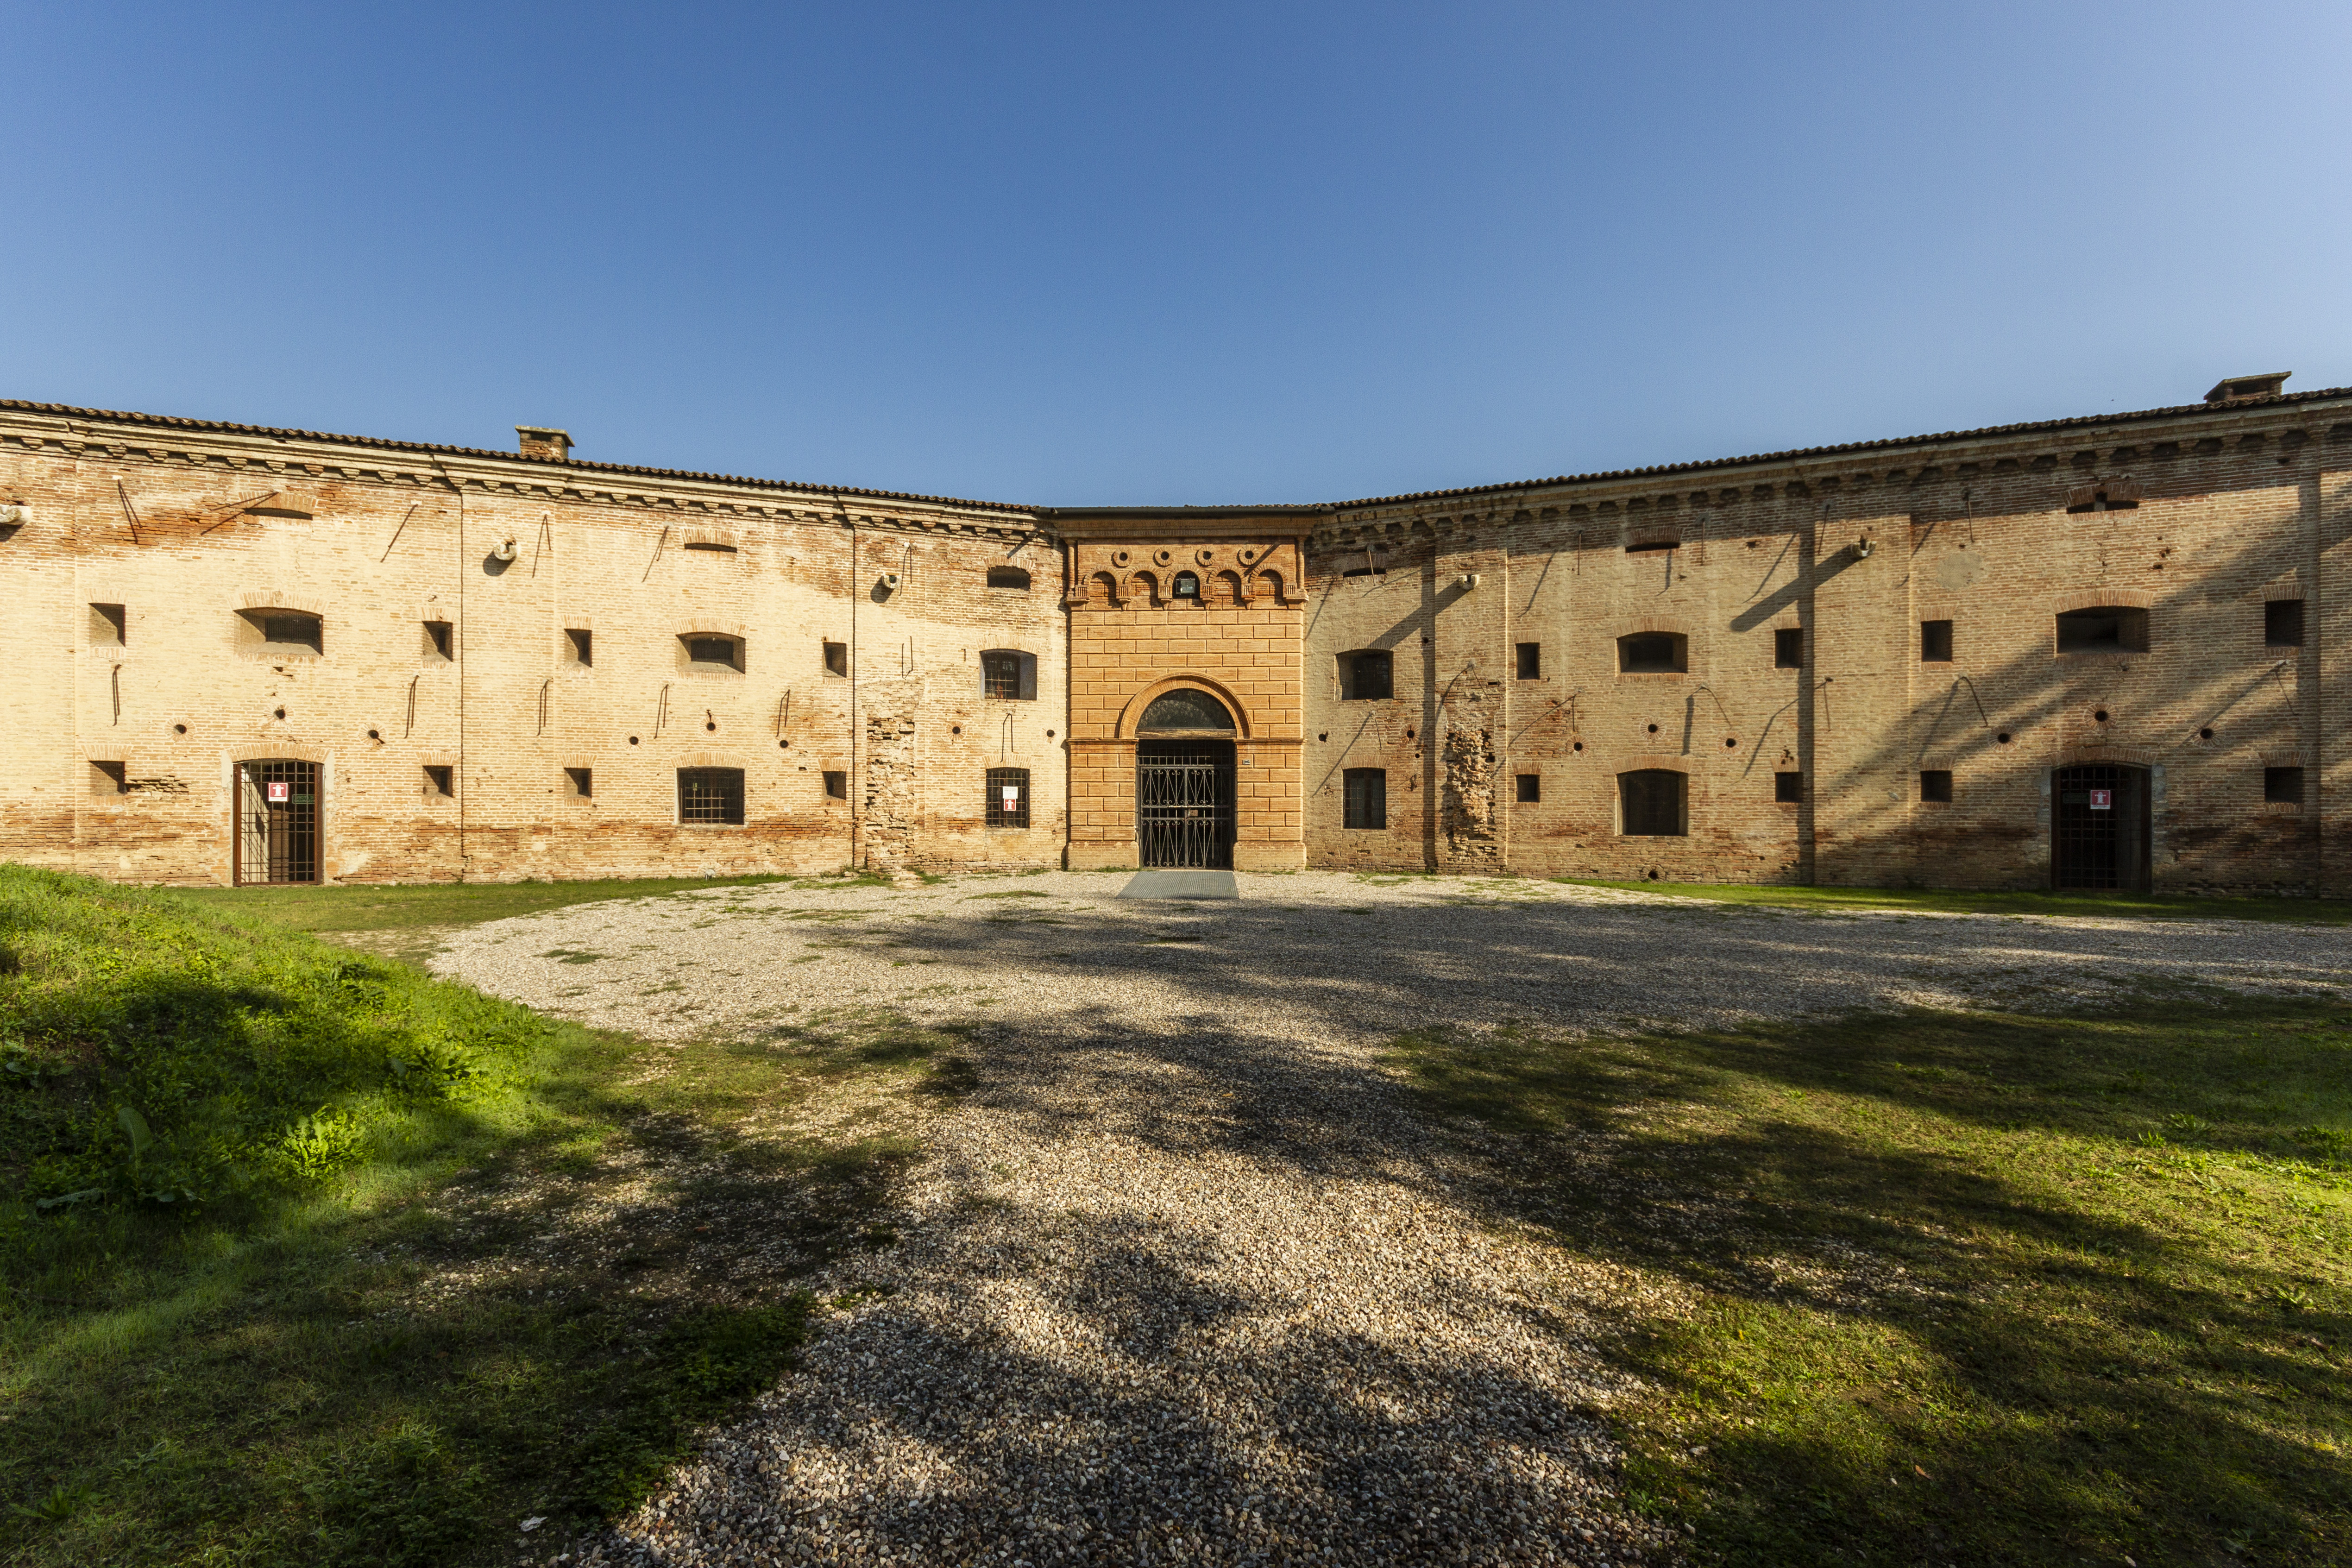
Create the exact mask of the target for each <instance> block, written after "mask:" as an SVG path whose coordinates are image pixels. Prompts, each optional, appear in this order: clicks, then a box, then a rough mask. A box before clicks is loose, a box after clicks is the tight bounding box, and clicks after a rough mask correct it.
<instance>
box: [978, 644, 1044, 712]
mask: <svg viewBox="0 0 2352 1568" xmlns="http://www.w3.org/2000/svg"><path fill="white" fill-rule="evenodd" d="M980 694H981V695H982V696H983V697H1002V698H1004V699H1005V700H1008V701H1013V702H1034V701H1035V700H1037V656H1036V655H1035V654H1034V653H1023V652H1022V651H1021V650H1020V649H1019V648H1012V647H990V648H982V649H981V652H980Z"/></svg>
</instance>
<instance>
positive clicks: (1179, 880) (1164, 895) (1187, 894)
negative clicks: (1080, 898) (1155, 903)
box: [1118, 871, 1242, 899]
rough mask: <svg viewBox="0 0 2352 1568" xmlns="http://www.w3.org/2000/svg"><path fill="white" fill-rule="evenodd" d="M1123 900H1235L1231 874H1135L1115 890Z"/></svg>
mask: <svg viewBox="0 0 2352 1568" xmlns="http://www.w3.org/2000/svg"><path fill="white" fill-rule="evenodd" d="M1118 896H1119V897H1120V898H1122V899H1238V898H1240V897H1241V896H1242V893H1241V889H1239V888H1237V887H1235V886H1234V874H1233V873H1232V872H1231V871H1138V872H1137V873H1136V874H1135V875H1134V876H1132V877H1130V878H1129V879H1128V883H1127V886H1126V887H1124V888H1121V889H1119V890H1118Z"/></svg>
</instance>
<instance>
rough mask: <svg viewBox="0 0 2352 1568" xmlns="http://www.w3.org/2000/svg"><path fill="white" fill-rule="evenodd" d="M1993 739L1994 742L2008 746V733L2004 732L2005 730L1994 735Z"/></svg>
mask: <svg viewBox="0 0 2352 1568" xmlns="http://www.w3.org/2000/svg"><path fill="white" fill-rule="evenodd" d="M1993 739H1994V740H1996V741H1999V742H2000V743H2001V744H2002V745H2004V746H2006V745H2008V744H2009V731H2006V730H2003V731H2001V732H2000V734H1998V735H1995V736H1994V737H1993Z"/></svg>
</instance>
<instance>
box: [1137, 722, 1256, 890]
mask: <svg viewBox="0 0 2352 1568" xmlns="http://www.w3.org/2000/svg"><path fill="white" fill-rule="evenodd" d="M1135 837H1136V844H1137V846H1138V847H1139V850H1140V851H1141V859H1142V861H1143V864H1144V865H1146V866H1181V867H1193V868H1200V869H1202V870H1220V871H1222V870H1226V869H1230V868H1232V866H1233V863H1234V743H1233V742H1231V741H1215V740H1209V739H1206V738H1202V739H1197V740H1196V739H1193V738H1192V737H1189V736H1188V737H1186V738H1185V739H1183V740H1181V741H1178V740H1163V741H1144V742H1139V743H1138V744H1137V746H1136V749H1135Z"/></svg>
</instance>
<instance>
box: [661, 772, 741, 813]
mask: <svg viewBox="0 0 2352 1568" xmlns="http://www.w3.org/2000/svg"><path fill="white" fill-rule="evenodd" d="M677 820H678V821H679V823H680V824H681V825H683V826H688V827H740V826H743V770H742V769H741V768H680V769H678V770H677Z"/></svg>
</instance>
